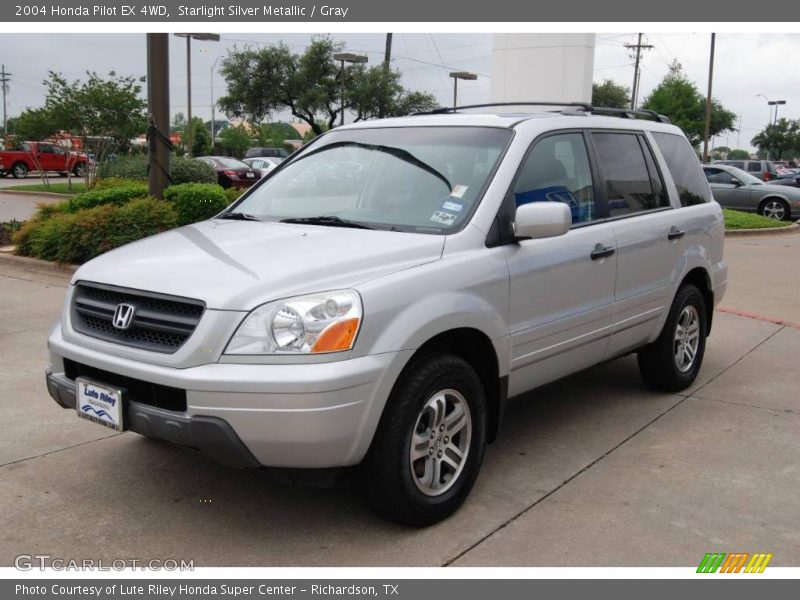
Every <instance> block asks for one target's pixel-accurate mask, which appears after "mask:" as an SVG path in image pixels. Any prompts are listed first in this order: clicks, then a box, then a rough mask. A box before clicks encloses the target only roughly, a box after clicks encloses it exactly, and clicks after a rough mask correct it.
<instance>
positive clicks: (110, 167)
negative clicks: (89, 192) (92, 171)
mask: <svg viewBox="0 0 800 600" xmlns="http://www.w3.org/2000/svg"><path fill="white" fill-rule="evenodd" d="M170 164H171V170H172V183H173V184H181V183H216V181H217V174H216V173H215V172H214V169H212V168H211V167H210V166H209V165H207V164H206V163H204V162H200V161H198V160H192V159H191V158H184V157H182V156H172V158H171V163H170ZM97 174H98V175H99V176H100V177H101V178H104V179H108V178H122V179H136V180H140V181H141V180H145V179H147V155H146V154H135V155H130V156H120V157H119V158H116V159H114V160H110V161H108V162H104V163H102V164H101V165H100V167H99V168H98V170H97Z"/></svg>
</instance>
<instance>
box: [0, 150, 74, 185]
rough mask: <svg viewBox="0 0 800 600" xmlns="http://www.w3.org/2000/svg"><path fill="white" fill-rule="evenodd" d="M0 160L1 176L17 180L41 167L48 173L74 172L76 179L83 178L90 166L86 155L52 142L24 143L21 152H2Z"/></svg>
mask: <svg viewBox="0 0 800 600" xmlns="http://www.w3.org/2000/svg"><path fill="white" fill-rule="evenodd" d="M0 159H2V160H1V162H2V163H3V165H4V167H2V171H0V175H1V176H6V175H8V174H11V175H12V176H13V177H14V178H15V179H24V178H25V177H27V176H28V173H29V172H31V171H38V170H39V168H40V167H41V169H42V171H46V172H56V173H60V174H62V175H66V174H67V172H72V173H73V174H74V175H75V176H76V177H83V176H84V175H85V174H86V167H87V165H88V164H89V158H88V157H87V156H86V155H85V154H81V153H76V152H70V151H68V150H65V149H64V148H62V147H61V146H59V145H57V144H51V143H50V142H23V143H22V144H20V149H19V150H4V151H0ZM37 163H38V164H37Z"/></svg>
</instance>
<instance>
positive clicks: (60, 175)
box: [58, 171, 67, 177]
mask: <svg viewBox="0 0 800 600" xmlns="http://www.w3.org/2000/svg"><path fill="white" fill-rule="evenodd" d="M58 176H59V177H66V176H67V173H66V172H64V171H61V172H60V173H59V174H58Z"/></svg>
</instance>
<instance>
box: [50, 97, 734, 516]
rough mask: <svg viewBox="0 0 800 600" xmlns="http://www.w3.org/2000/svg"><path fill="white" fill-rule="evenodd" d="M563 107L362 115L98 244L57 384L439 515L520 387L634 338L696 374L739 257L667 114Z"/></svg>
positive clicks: (207, 443) (250, 462)
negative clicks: (195, 217)
mask: <svg viewBox="0 0 800 600" xmlns="http://www.w3.org/2000/svg"><path fill="white" fill-rule="evenodd" d="M562 106H563V108H561V109H559V110H557V111H553V112H541V113H531V114H522V113H518V114H510V113H501V114H485V113H475V112H470V111H468V110H462V109H459V110H458V111H454V110H452V109H445V110H441V111H438V112H435V113H429V114H426V115H417V116H410V117H404V118H399V119H389V120H384V121H377V122H366V123H358V124H355V125H352V126H346V127H340V128H338V129H335V130H333V131H331V132H330V133H327V134H325V135H322V136H320V137H319V138H317V140H316V141H314V142H313V143H311V144H309V145H308V146H306V147H305V148H304V149H303V150H302V151H301V152H298V153H296V154H295V155H294V156H292V157H291V158H290V159H288V160H287V161H286V162H285V163H284V164H283V165H281V166H280V167H279V168H278V169H276V170H275V171H273V172H272V174H271V175H270V176H269V177H268V178H266V179H265V180H264V181H263V182H261V183H260V184H258V185H257V186H255V187H254V188H253V189H252V190H251V191H250V192H248V193H246V194H245V195H244V196H243V197H242V198H241V199H240V200H238V201H237V202H236V203H235V204H233V205H232V206H231V207H230V208H229V209H228V210H226V211H225V212H223V213H222V214H220V215H218V216H217V217H216V218H214V219H211V220H209V221H205V222H201V223H197V224H195V225H191V226H187V227H183V228H181V229H176V230H173V231H169V232H166V233H163V234H161V235H158V236H155V237H152V238H149V239H145V240H142V241H139V242H136V243H133V244H130V245H128V246H125V247H123V248H120V249H118V250H115V251H113V252H109V253H107V254H105V255H103V256H101V257H99V258H96V259H95V260H93V261H91V262H89V263H87V264H86V265H84V266H83V267H81V268H80V269H79V270H78V271H77V272H76V273H75V276H74V278H73V281H72V284H71V285H70V287H69V292H68V294H67V298H66V304H65V309H64V313H63V316H62V318H61V320H60V322H59V323H58V324H56V326H55V328H54V329H53V331H52V333H51V335H50V338H49V349H50V366H49V368H48V369H47V384H48V388H49V391H50V394H51V395H52V396H53V398H54V399H55V400H56V402H58V403H59V404H60V405H62V406H64V407H68V408H72V409H76V410H77V413H78V415H80V416H82V417H85V418H89V419H91V420H93V421H96V422H98V423H101V424H104V425H107V426H110V427H113V428H116V429H118V430H131V431H135V432H138V433H140V434H143V435H146V436H150V437H153V438H161V439H165V440H169V441H171V442H174V443H177V444H180V445H183V446H187V447H191V448H195V449H198V450H200V451H203V452H205V453H207V454H209V455H211V456H213V457H214V458H216V459H217V460H218V461H220V462H222V463H224V464H227V465H231V466H236V467H261V466H270V467H287V468H301V469H327V468H332V467H345V466H351V465H359V470H360V474H361V478H362V481H363V487H364V490H365V495H366V497H367V499H368V501H369V503H370V505H371V506H372V507H373V508H374V510H375V511H377V512H378V513H379V514H381V515H383V516H385V517H387V518H390V519H394V520H397V521H400V522H403V523H407V524H411V525H426V524H430V523H433V522H436V521H438V520H440V519H442V518H444V517H446V516H448V515H450V514H451V513H453V512H454V511H455V510H456V509H457V508H458V506H459V505H460V504H461V503H462V502H463V501H464V499H465V498H466V496H467V495H468V493H469V491H470V489H471V488H472V485H473V483H474V481H475V478H476V477H477V475H478V470H479V469H480V466H481V461H482V459H483V455H484V447H485V444H486V443H487V442H488V441H491V440H492V439H493V438H494V437H495V435H496V433H497V431H498V426H499V424H500V421H501V418H502V415H503V407H504V405H505V403H506V399H507V398H508V397H511V396H516V395H518V394H521V393H522V392H525V391H527V390H530V389H532V388H535V387H537V386H540V385H542V384H545V383H547V382H549V381H553V380H555V379H557V378H560V377H564V376H565V375H569V374H570V373H574V372H576V371H578V370H581V369H585V368H587V367H590V366H592V365H595V364H597V363H599V362H601V361H605V360H609V359H611V358H614V357H619V356H623V355H626V354H629V353H631V352H636V353H637V354H638V361H639V366H640V369H641V373H642V376H643V379H644V381H645V383H646V384H647V385H649V386H650V387H653V388H656V389H660V390H669V391H675V390H680V389H682V388H685V387H687V386H688V385H690V384H691V383H692V381H693V380H694V379H695V376H696V375H697V372H698V370H699V369H700V365H701V363H702V360H703V353H704V350H705V341H706V336H707V335H708V333H709V331H710V329H711V317H712V311H713V307H714V305H715V303H717V302H718V301H719V299H720V298H721V297H722V294H723V293H724V291H725V286H726V280H727V268H726V265H725V263H724V261H723V257H722V246H723V221H722V215H721V211H720V208H719V206H718V205H717V204H716V203H715V202H714V201H713V199H712V197H711V193H710V190H709V187H708V184H707V183H706V180H705V177H703V173H702V171H701V168H700V163H699V162H698V160H697V157H696V155H695V153H694V151H693V149H692V147H691V146H690V145H689V143H688V142H687V140H686V138H685V137H684V135H683V134H682V133H681V131H680V130H679V129H678V128H677V127H675V126H673V125H670V124H669V123H668V121H667V119H665V118H663V117H660V116H658V115H655V114H650V113H637V114H634V113H630V112H626V111H620V112H619V113H611V111H608V110H606V109H602V110H601V109H595V108H593V107H591V106H588V105H583V104H570V105H562ZM609 113H611V114H609Z"/></svg>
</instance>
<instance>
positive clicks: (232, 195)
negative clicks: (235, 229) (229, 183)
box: [225, 187, 244, 204]
mask: <svg viewBox="0 0 800 600" xmlns="http://www.w3.org/2000/svg"><path fill="white" fill-rule="evenodd" d="M243 193H244V190H240V189H239V188H233V187H231V188H228V189H227V190H225V197H226V198H227V199H228V204H233V203H234V202H236V201H237V200H238V199H239V196H241V195H242V194H243Z"/></svg>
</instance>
